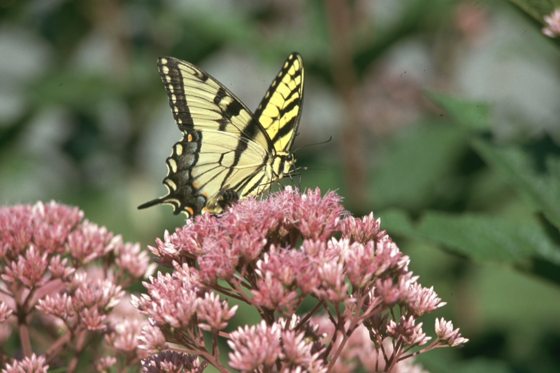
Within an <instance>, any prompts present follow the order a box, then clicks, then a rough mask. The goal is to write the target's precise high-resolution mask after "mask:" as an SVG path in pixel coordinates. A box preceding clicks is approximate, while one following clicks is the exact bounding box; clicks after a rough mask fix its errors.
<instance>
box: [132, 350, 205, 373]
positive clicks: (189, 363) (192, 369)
mask: <svg viewBox="0 0 560 373" xmlns="http://www.w3.org/2000/svg"><path fill="white" fill-rule="evenodd" d="M204 368H206V364H205V363H203V362H201V361H200V359H198V358H196V357H194V356H192V355H188V354H185V353H181V352H175V351H164V352H161V353H159V354H157V355H152V356H150V357H149V358H148V359H145V360H142V371H143V372H146V373H159V372H167V373H202V372H203V371H204Z"/></svg>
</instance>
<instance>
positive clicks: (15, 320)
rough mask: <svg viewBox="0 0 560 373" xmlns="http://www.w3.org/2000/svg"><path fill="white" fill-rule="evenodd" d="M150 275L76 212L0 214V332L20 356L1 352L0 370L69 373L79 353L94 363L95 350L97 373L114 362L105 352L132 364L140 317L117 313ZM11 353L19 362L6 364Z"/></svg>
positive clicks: (53, 209)
mask: <svg viewBox="0 0 560 373" xmlns="http://www.w3.org/2000/svg"><path fill="white" fill-rule="evenodd" d="M149 269H150V264H149V257H148V254H147V252H143V251H141V250H140V247H139V245H137V244H130V243H124V242H123V240H122V239H121V237H120V236H115V235H114V234H112V233H111V232H109V231H107V229H105V228H104V227H100V226H98V225H96V224H94V223H92V222H90V221H87V220H85V219H84V214H83V213H82V212H81V211H80V210H79V209H77V208H72V207H68V206H64V205H61V204H57V203H54V202H51V203H47V204H43V203H37V204H35V205H19V206H12V207H2V208H0V323H1V324H0V326H2V327H3V328H7V329H8V330H9V331H10V330H11V333H12V334H13V333H15V334H17V336H18V338H19V340H20V345H21V350H20V351H21V352H18V351H6V350H3V351H2V353H3V354H5V355H1V356H0V364H5V366H4V370H3V371H5V372H21V371H29V372H31V371H33V372H40V371H46V369H47V367H48V366H49V365H50V366H51V368H53V367H55V368H62V367H64V369H65V370H66V371H73V370H75V369H76V367H77V365H78V363H80V358H81V357H82V356H83V354H84V353H85V354H86V355H87V356H86V357H87V358H88V359H89V358H92V357H93V358H96V356H95V355H94V356H92V354H91V351H94V350H95V351H97V352H99V353H100V356H99V359H100V360H99V362H98V363H96V364H97V365H98V366H100V367H101V366H105V367H108V366H110V365H114V364H116V363H117V359H116V358H115V357H111V356H109V355H106V356H103V357H101V355H102V354H108V353H109V354H110V353H113V354H114V353H124V354H128V355H127V356H126V358H127V359H129V360H128V361H130V360H131V359H136V361H137V362H139V359H140V358H139V356H138V353H139V350H138V349H137V346H138V343H137V336H138V335H139V334H140V331H141V328H142V326H143V324H145V323H146V321H145V318H144V317H142V316H141V315H140V314H139V313H138V311H137V310H136V309H134V308H133V307H131V306H129V307H128V311H127V312H121V313H120V314H119V309H122V308H126V305H123V302H129V299H128V298H126V297H125V295H126V291H125V288H126V287H129V286H131V285H132V284H135V283H136V282H137V281H138V280H139V278H141V277H142V276H144V275H145V274H146V272H147V271H148V270H149ZM118 316H120V319H118ZM125 319H126V321H124V322H123V320H125ZM11 333H10V332H7V333H4V334H5V337H8V336H9V335H10V334H11ZM99 335H104V336H105V337H106V338H105V341H106V343H101V344H100V343H99V341H103V339H102V338H99V337H98V336H99ZM92 344H94V345H92ZM94 346H95V348H94ZM86 350H87V351H86ZM84 351H85V352H84ZM36 352H39V353H40V354H41V355H39V356H37V355H35V353H36ZM16 353H18V354H23V356H25V358H24V359H23V360H21V361H13V360H11V358H10V355H11V356H13V355H15V354H16ZM62 356H63V357H62ZM113 360H114V361H113ZM111 362H112V364H111ZM53 365H54V366H53Z"/></svg>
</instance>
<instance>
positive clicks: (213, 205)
mask: <svg viewBox="0 0 560 373" xmlns="http://www.w3.org/2000/svg"><path fill="white" fill-rule="evenodd" d="M158 67H159V71H160V75H161V79H162V81H163V83H164V86H165V90H166V91H167V95H168V97H169V105H170V106H171V109H172V112H173V117H174V118H175V121H176V122H177V125H178V126H179V129H180V130H181V131H182V132H183V138H182V140H181V141H179V142H178V143H176V144H175V145H174V146H173V152H172V154H171V156H170V157H168V158H167V161H166V163H167V166H168V175H167V176H166V177H165V179H164V180H163V183H164V185H165V186H166V187H167V189H168V194H167V195H165V196H163V197H160V198H157V199H155V200H152V201H149V202H147V203H145V204H143V205H141V206H139V208H146V207H150V206H153V205H156V204H159V203H168V204H171V205H172V206H173V210H174V213H175V214H178V213H179V212H185V213H186V214H187V216H192V215H197V214H200V213H201V212H202V211H203V210H204V209H206V210H208V211H210V212H219V211H220V209H221V208H223V206H222V204H224V203H225V204H227V203H228V202H229V200H232V199H235V198H238V197H239V196H246V195H251V194H258V193H259V192H260V191H261V189H262V186H263V185H266V184H269V181H270V180H268V177H267V174H266V173H265V170H264V169H265V165H266V162H267V161H268V158H269V151H270V149H271V143H270V140H269V138H268V137H267V135H266V133H265V132H264V130H263V128H262V127H261V126H260V125H259V124H258V123H257V122H256V121H255V120H254V119H253V118H254V117H253V115H252V114H251V112H250V111H249V109H247V107H245V105H243V104H242V103H241V101H239V100H238V99H237V98H236V97H235V96H234V95H233V94H232V93H231V92H230V91H229V90H228V89H227V88H225V87H224V86H223V85H222V84H220V83H219V82H218V81H217V80H216V79H214V78H213V77H212V76H210V75H209V74H208V73H206V72H204V71H202V70H201V69H199V68H197V67H196V66H194V65H192V64H190V63H188V62H185V61H181V60H178V59H175V58H172V57H165V58H160V59H159V60H158ZM263 183H264V184H263Z"/></svg>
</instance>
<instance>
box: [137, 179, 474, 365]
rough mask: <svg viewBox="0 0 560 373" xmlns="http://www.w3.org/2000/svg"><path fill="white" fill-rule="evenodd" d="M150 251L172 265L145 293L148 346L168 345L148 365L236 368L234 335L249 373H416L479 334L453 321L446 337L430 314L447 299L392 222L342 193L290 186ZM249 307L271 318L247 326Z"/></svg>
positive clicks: (190, 227)
mask: <svg viewBox="0 0 560 373" xmlns="http://www.w3.org/2000/svg"><path fill="white" fill-rule="evenodd" d="M150 249H151V251H152V252H153V253H154V254H155V255H156V256H157V257H158V258H159V260H160V262H161V263H162V264H166V265H168V266H170V267H171V268H172V271H171V272H170V273H165V274H164V273H161V272H160V273H158V274H157V275H156V276H155V277H152V278H151V279H150V280H149V281H148V282H146V283H145V287H146V294H143V295H141V296H140V297H137V298H135V299H134V300H133V302H134V304H135V305H136V306H137V307H138V309H139V310H140V311H141V312H142V313H143V314H145V315H146V316H147V317H148V318H149V320H150V324H151V325H150V326H149V327H147V328H146V330H145V331H144V335H143V338H142V348H144V349H145V350H146V351H150V352H158V351H159V354H156V355H154V356H152V357H151V358H150V359H149V360H146V361H145V367H146V369H148V368H147V367H149V366H152V367H153V366H155V365H157V364H159V363H158V362H159V361H160V360H162V361H168V360H169V359H172V360H173V364H174V366H176V365H177V364H181V361H184V362H185V366H184V368H185V369H191V371H198V370H197V369H198V368H200V369H202V368H201V367H202V366H203V364H201V362H202V363H209V364H211V365H213V366H215V367H216V368H218V369H219V370H220V371H223V372H226V371H227V369H228V367H227V366H226V365H224V364H223V363H222V361H221V360H220V351H219V348H220V344H219V341H220V340H225V341H226V342H227V344H228V346H229V348H230V352H229V361H228V365H229V367H230V368H235V369H238V370H240V371H244V372H245V371H247V372H249V371H250V372H252V371H257V372H272V371H282V372H291V371H294V372H296V371H300V372H303V371H306V372H307V371H310V372H329V371H352V370H353V369H354V368H356V367H358V366H360V365H361V366H362V368H364V369H366V370H367V371H399V370H400V371H404V370H408V369H411V366H412V365H411V360H410V359H408V358H411V357H413V356H414V355H416V354H419V353H423V352H427V351H429V350H431V349H434V348H439V347H445V346H458V345H460V344H463V343H465V342H466V341H467V340H466V339H465V338H463V337H462V336H461V335H460V333H459V331H458V329H455V330H454V329H453V326H452V324H451V323H450V322H448V321H445V320H443V319H438V321H437V323H436V330H435V337H430V336H429V335H428V334H427V333H426V331H425V330H424V325H423V323H422V322H421V321H420V320H419V318H420V317H421V316H422V315H424V314H426V313H429V312H433V311H435V310H436V309H438V308H440V307H442V306H443V305H444V304H445V303H444V302H443V301H442V300H441V299H440V298H439V297H438V296H437V294H436V293H435V291H434V290H433V288H427V287H424V286H422V285H421V284H420V283H419V282H418V280H419V279H418V276H415V275H414V274H413V273H412V272H411V271H410V270H409V262H410V259H409V258H408V257H407V256H406V255H404V254H403V253H402V252H401V251H400V250H399V248H398V246H397V245H396V244H395V243H394V242H393V241H392V240H391V238H390V237H389V236H388V234H387V233H386V232H385V231H384V230H382V229H381V227H380V221H379V220H378V219H376V218H374V216H373V214H370V215H368V216H365V217H363V218H355V217H352V216H351V215H350V214H349V213H348V212H346V211H345V210H344V208H343V207H342V204H341V201H340V197H339V196H337V195H336V194H335V193H327V194H326V195H325V196H321V193H320V191H319V190H309V191H306V192H304V193H299V192H298V191H296V190H293V189H290V188H287V189H286V190H284V191H282V192H279V193H276V194H273V195H271V196H270V197H269V198H268V199H264V200H256V199H245V200H243V201H241V202H239V203H237V204H236V205H234V206H232V207H231V208H230V209H229V210H227V211H226V212H225V213H224V214H222V215H220V216H212V215H202V216H198V217H196V218H195V219H193V220H189V221H187V223H186V225H185V226H184V227H182V228H179V229H177V231H176V232H175V233H173V234H167V233H166V234H165V236H164V238H163V240H158V241H157V242H156V245H155V246H154V247H151V248H150ZM238 306H239V307H243V309H244V310H247V309H248V308H252V309H253V310H254V311H255V312H256V314H258V316H259V318H260V319H261V321H260V322H259V323H258V324H257V325H241V326H239V324H240V322H241V323H242V321H240V320H242V319H241V318H240V317H236V316H239V313H240V312H241V311H240V310H241V308H238ZM234 320H236V321H235V324H234V323H233V322H232V321H234ZM234 325H237V327H235V326H234ZM355 341H360V343H356V342H355ZM170 351H172V352H173V353H175V355H169V354H170V353H171V352H170ZM158 359H160V360H158ZM166 359H167V360H166ZM407 359H408V360H407ZM195 366H196V367H198V368H195Z"/></svg>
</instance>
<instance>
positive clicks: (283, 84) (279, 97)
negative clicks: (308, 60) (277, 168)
mask: <svg viewBox="0 0 560 373" xmlns="http://www.w3.org/2000/svg"><path fill="white" fill-rule="evenodd" d="M303 81H304V71H303V60H302V58H301V56H300V55H298V54H297V53H292V54H291V55H290V56H289V57H288V59H287V60H286V62H285V63H284V65H283V66H282V69H280V72H279V73H278V75H277V76H276V78H275V79H274V80H273V81H272V84H271V85H270V88H269V89H268V91H267V92H266V94H265V96H264V98H263V100H262V101H261V103H260V105H259V107H258V108H257V111H256V112H255V117H256V118H257V120H258V121H259V123H260V124H261V125H262V126H263V128H264V129H265V130H266V133H267V135H268V137H269V138H270V140H271V142H272V143H273V146H274V149H275V150H276V151H277V152H287V151H289V149H290V148H291V146H292V143H293V141H294V138H295V136H296V132H297V128H298V123H299V117H300V114H301V108H302V104H303Z"/></svg>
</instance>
